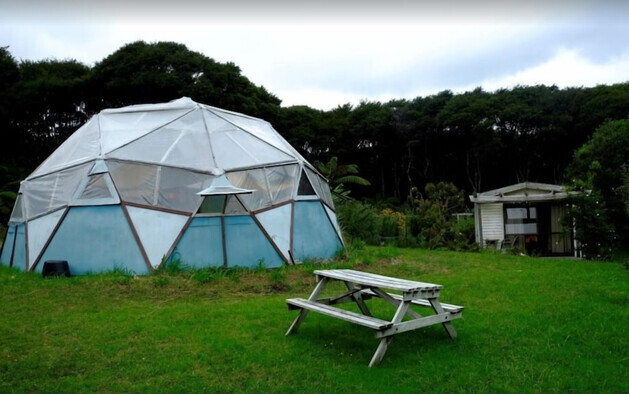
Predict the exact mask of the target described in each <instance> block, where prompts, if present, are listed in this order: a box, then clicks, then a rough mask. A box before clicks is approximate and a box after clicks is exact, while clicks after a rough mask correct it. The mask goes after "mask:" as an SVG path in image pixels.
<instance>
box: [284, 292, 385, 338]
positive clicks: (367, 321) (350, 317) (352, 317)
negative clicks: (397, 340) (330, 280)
mask: <svg viewBox="0 0 629 394" xmlns="http://www.w3.org/2000/svg"><path fill="white" fill-rule="evenodd" d="M286 304H287V305H288V308H289V309H307V310H311V311H314V312H318V313H321V314H323V315H328V316H332V317H336V318H337V319H341V320H345V321H348V322H350V323H355V324H360V325H361V326H365V327H368V328H371V329H373V330H384V329H387V328H389V327H391V326H392V325H393V324H392V323H391V322H389V321H386V320H382V319H378V318H377V317H372V316H365V315H361V314H360V313H356V312H352V311H348V310H345V309H341V308H336V307H333V306H330V305H325V304H321V303H319V302H316V301H309V300H307V299H305V298H289V299H287V300H286Z"/></svg>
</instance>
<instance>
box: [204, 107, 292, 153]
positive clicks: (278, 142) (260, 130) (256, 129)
mask: <svg viewBox="0 0 629 394" xmlns="http://www.w3.org/2000/svg"><path fill="white" fill-rule="evenodd" d="M212 112H214V113H215V114H216V115H218V116H220V117H221V118H223V119H226V120H227V121H228V122H230V123H232V124H234V125H236V126H237V127H238V128H240V129H242V130H245V131H246V132H248V133H249V134H251V135H253V136H255V137H256V138H258V139H260V140H262V141H264V142H266V143H267V144H270V145H272V146H274V147H275V148H277V149H279V150H281V151H283V152H284V153H286V154H288V155H290V156H292V157H293V158H298V157H296V156H295V155H294V153H293V149H290V148H289V146H290V145H288V144H287V143H286V142H285V141H284V139H283V138H281V137H280V136H279V134H278V133H277V131H275V130H274V129H273V127H271V125H270V124H269V123H268V122H266V121H264V120H262V119H256V118H250V117H248V116H244V115H240V114H235V113H229V112H226V111H221V110H218V109H212Z"/></svg>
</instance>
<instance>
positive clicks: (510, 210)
mask: <svg viewBox="0 0 629 394" xmlns="http://www.w3.org/2000/svg"><path fill="white" fill-rule="evenodd" d="M505 213H506V215H505V234H506V235H518V234H537V210H536V209H535V207H507V208H506V209H505Z"/></svg>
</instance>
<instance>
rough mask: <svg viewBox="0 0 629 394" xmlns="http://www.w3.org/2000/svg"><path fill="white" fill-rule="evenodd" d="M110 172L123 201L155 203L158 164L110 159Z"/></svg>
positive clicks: (145, 203)
mask: <svg viewBox="0 0 629 394" xmlns="http://www.w3.org/2000/svg"><path fill="white" fill-rule="evenodd" d="M108 164H109V173H110V174H111V177H112V179H113V181H114V184H115V185H116V189H118V193H119V194H120V198H122V200H123V201H128V202H134V203H137V204H144V205H155V201H156V198H155V185H156V180H157V168H158V166H153V165H148V164H137V163H127V162H118V161H109V162H108Z"/></svg>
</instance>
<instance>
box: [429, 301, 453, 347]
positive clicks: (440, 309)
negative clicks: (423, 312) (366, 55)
mask: <svg viewBox="0 0 629 394" xmlns="http://www.w3.org/2000/svg"><path fill="white" fill-rule="evenodd" d="M428 301H430V305H432V309H434V310H435V313H436V314H438V315H440V314H442V313H445V311H444V310H443V307H442V306H441V303H440V302H439V300H437V299H436V298H429V299H428ZM441 325H443V328H445V330H446V332H447V333H448V335H449V336H450V339H454V338H456V330H455V329H454V326H453V325H452V323H451V322H449V321H446V322H443V323H441Z"/></svg>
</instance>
